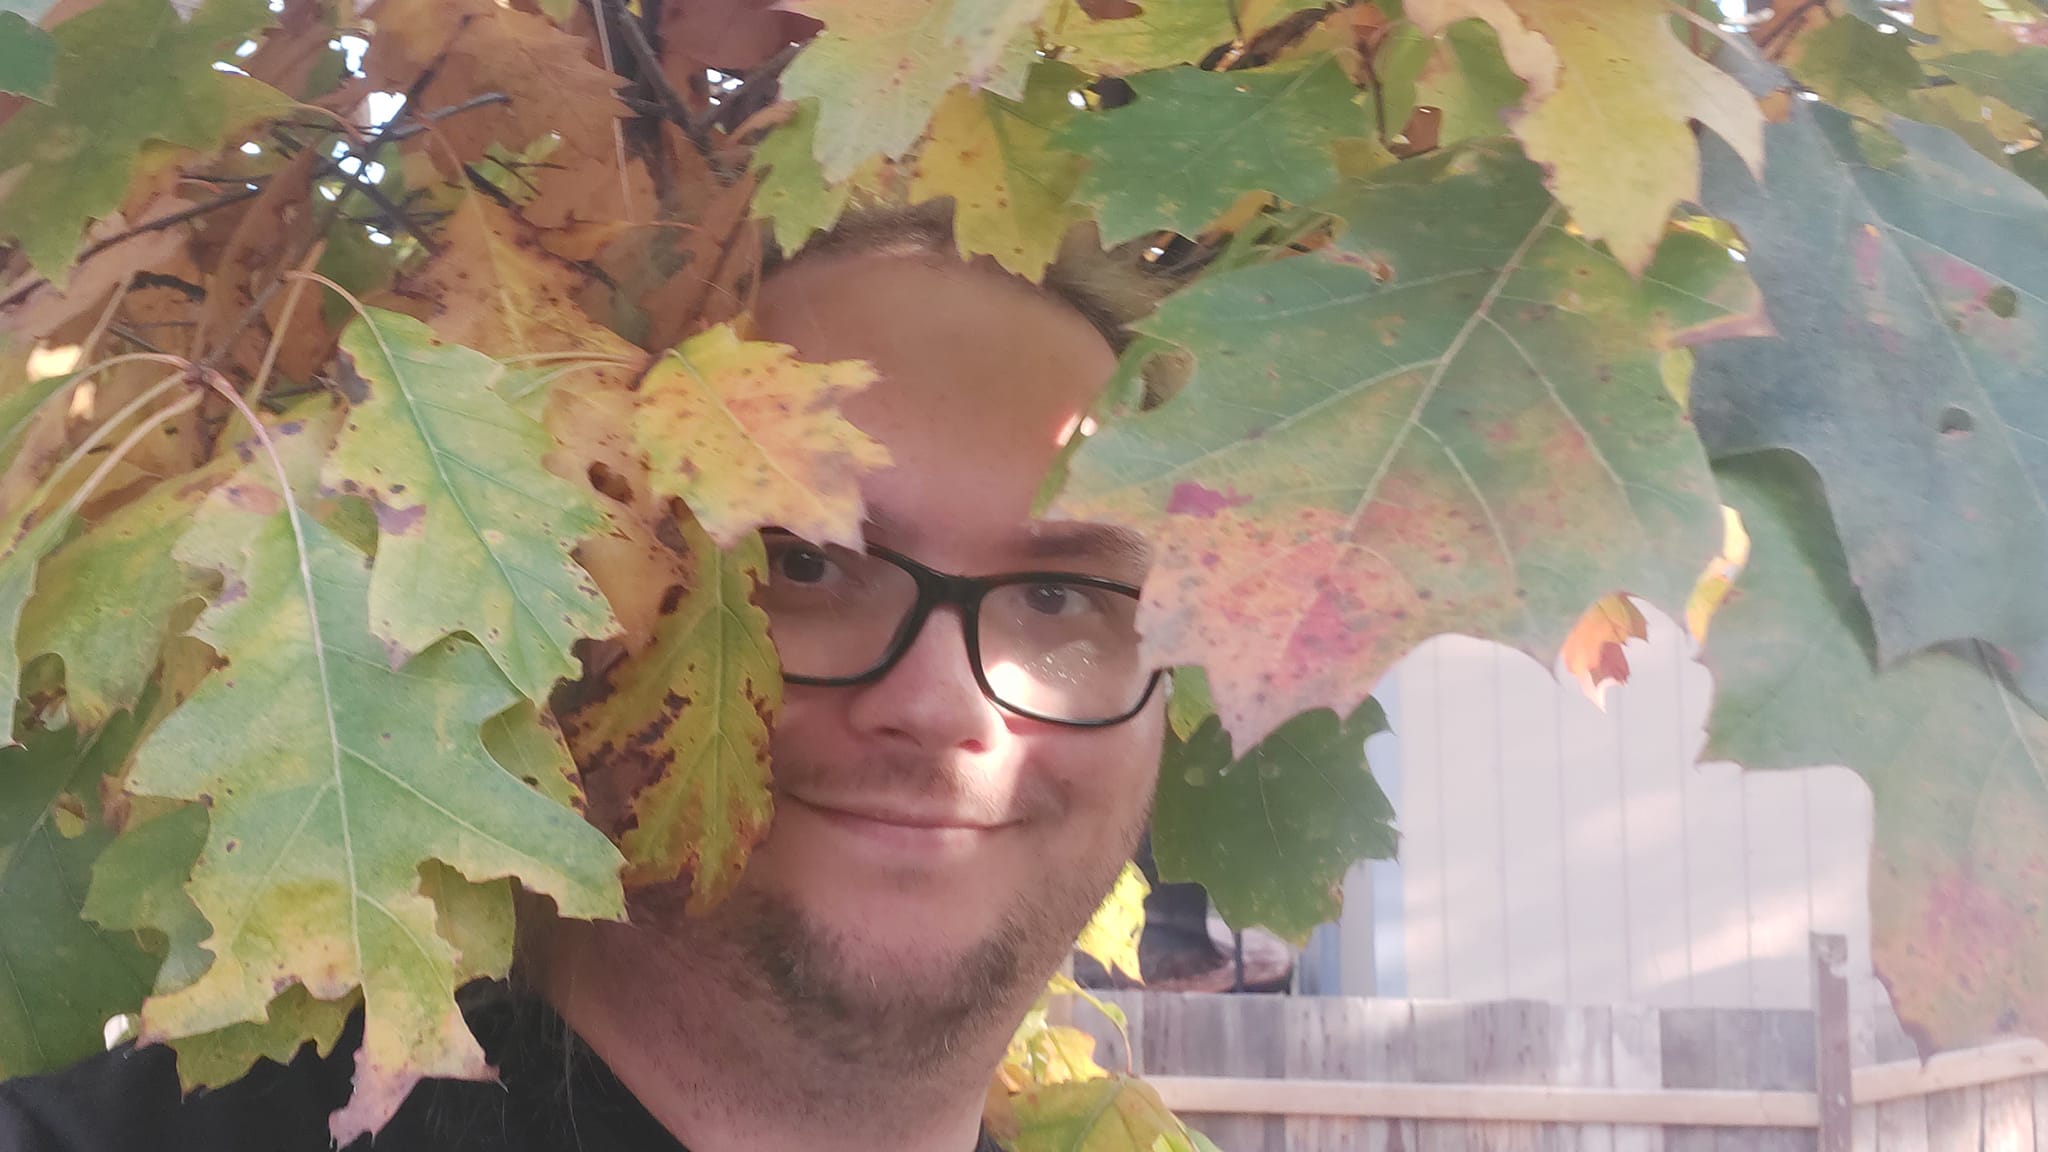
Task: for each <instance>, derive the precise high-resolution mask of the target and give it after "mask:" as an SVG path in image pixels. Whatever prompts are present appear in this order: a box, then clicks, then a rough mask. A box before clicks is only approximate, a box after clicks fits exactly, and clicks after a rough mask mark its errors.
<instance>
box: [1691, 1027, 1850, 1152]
mask: <svg viewBox="0 0 2048 1152" xmlns="http://www.w3.org/2000/svg"><path fill="white" fill-rule="evenodd" d="M1745 1015H1747V1014H1746V1013H1745ZM1754 1019H1755V1021H1756V1030H1755V1037H1756V1039H1755V1047H1754V1048H1753V1049H1752V1051H1751V1056H1750V1060H1751V1065H1750V1066H1751V1067H1752V1068H1753V1069H1754V1070H1755V1071H1754V1075H1755V1079H1754V1080H1753V1081H1752V1082H1750V1083H1746V1084H1743V1085H1741V1086H1742V1087H1744V1088H1757V1089H1761V1090H1763V1091H1766V1092H1783V1091H1795V1092H1812V1091H1814V1090H1815V1088H1816V1081H1817V1077H1816V1070H1817V1068H1818V1066H1819V1060H1818V1053H1817V1051H1816V1036H1815V1028H1814V1020H1813V1014H1812V1013H1809V1012H1787V1011H1774V1012H1760V1013H1757V1014H1756V1016H1755V1017H1754ZM1847 1025H1848V1021H1847V1020H1846V1019H1844V1020H1842V1021H1841V1023H1840V1027H1841V1031H1842V1037H1843V1041H1844V1044H1845V1047H1844V1048H1843V1054H1844V1055H1847V1052H1848V1049H1847V1048H1846V1042H1847ZM1844 1091H1845V1092H1846V1089H1845V1090H1844ZM1816 1146H1817V1133H1815V1132H1807V1131H1796V1130H1792V1129H1786V1128H1780V1129H1777V1130H1776V1131H1769V1132H1763V1133H1760V1134H1759V1139H1757V1140H1756V1141H1755V1142H1754V1143H1745V1144H1740V1145H1736V1146H1735V1147H1739V1148H1741V1149H1742V1152H1814V1149H1815V1147H1816ZM1721 1147H1722V1149H1723V1150H1724V1152H1728V1150H1729V1149H1730V1148H1731V1145H1730V1144H1729V1142H1728V1139H1727V1136H1726V1135H1725V1134H1724V1135H1723V1136H1722V1142H1721Z"/></svg>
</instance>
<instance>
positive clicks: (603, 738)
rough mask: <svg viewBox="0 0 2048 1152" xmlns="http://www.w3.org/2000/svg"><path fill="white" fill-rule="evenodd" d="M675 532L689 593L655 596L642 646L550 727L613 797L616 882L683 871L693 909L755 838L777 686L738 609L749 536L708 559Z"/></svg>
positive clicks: (696, 529) (690, 529) (710, 895)
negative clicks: (604, 685) (623, 807)
mask: <svg viewBox="0 0 2048 1152" xmlns="http://www.w3.org/2000/svg"><path fill="white" fill-rule="evenodd" d="M679 528H680V530H681V536H682V539H683V541H684V542H685V544H686V546H687V548H688V559H689V566H690V572H691V574H692V582H691V583H690V584H689V585H688V586H680V585H679V586H677V587H675V588H672V589H670V590H669V594H668V596H667V597H666V598H665V599H664V603H663V608H664V609H665V611H664V612H663V614H662V617H661V620H660V622H659V623H658V624H657V625H656V626H655V634H654V637H653V639H652V640H651V641H650V642H649V643H648V645H647V646H646V647H645V648H643V649H642V650H640V651H639V652H636V653H634V654H633V655H632V656H630V657H628V658H627V659H626V660H624V661H622V662H621V664H620V665H619V667H618V668H616V669H615V670H614V671H613V672H612V674H611V676H612V682H613V684H614V685H615V687H614V688H613V690H612V691H610V692H609V693H606V694H605V695H603V696H601V697H600V698H598V699H597V700H595V701H594V702H593V703H592V704H591V705H589V706H588V707H586V708H584V709H581V710H578V711H574V712H571V713H569V714H567V715H565V716H564V717H563V718H562V720H563V726H564V728H565V729H566V730H567V731H568V733H569V744H570V747H572V748H574V749H575V750H576V759H577V762H578V763H580V764H583V765H584V766H586V768H587V769H588V770H589V771H591V772H593V773H599V772H602V773H605V774H607V775H608V776H609V777H610V778H611V779H614V780H619V781H624V782H626V784H627V786H626V787H624V788H622V789H621V791H623V792H625V793H627V794H629V795H631V797H632V800H631V814H632V826H631V827H630V828H629V829H628V830H627V831H626V832H625V833H624V835H623V836H621V837H620V846H621V848H622V849H623V850H624V852H625V855H626V860H627V868H628V871H627V880H628V882H629V883H633V884H648V883H658V882H662V881H667V880H673V879H675V878H676V877H677V876H680V875H682V874H683V873H685V872H688V873H689V874H690V906H691V908H692V909H693V910H694V909H702V908H708V907H710V906H711V905H713V904H716V903H717V902H718V901H720V900H722V899H724V898H725V896H726V894H727V893H729V892H731V891H732V888H733V886H734V885H735V884H737V883H738V882H739V878H740V869H741V867H742V866H744V865H745V864H746V861H747V854H748V853H749V852H751V851H752V850H753V847H754V845H755V844H757V843H759V842H760V840H761V838H762V837H763V836H765V835H767V832H768V822H769V818H770V816H771V815H772V814H773V801H772V798H771V797H770V795H769V792H768V737H769V729H770V727H771V725H772V724H773V723H774V719H775V716H776V713H777V712H778V711H780V709H781V707H782V673H781V665H780V663H779V662H778V661H777V659H776V655H775V648H774V644H773V642H772V641H771V640H770V639H769V636H768V615H767V613H765V612H763V611H761V609H760V608H759V607H757V606H756V605H755V604H754V603H753V601H752V599H751V597H752V596H753V592H754V587H755V585H756V584H757V583H758V582H759V581H760V580H761V579H762V578H763V576H764V574H765V573H766V571H767V557H766V554H765V552H764V550H763V548H762V545H761V540H760V537H759V536H748V537H746V538H744V539H742V540H741V541H740V542H739V544H738V545H737V546H735V547H734V548H733V549H732V550H731V551H729V552H721V551H720V550H719V548H718V546H717V544H716V543H714V542H713V541H712V539H711V537H710V536H709V535H708V534H707V533H706V532H705V530H704V529H703V528H702V527H700V526H699V525H697V524H696V523H695V522H694V521H690V520H687V519H686V520H684V521H683V522H681V524H680V525H679Z"/></svg>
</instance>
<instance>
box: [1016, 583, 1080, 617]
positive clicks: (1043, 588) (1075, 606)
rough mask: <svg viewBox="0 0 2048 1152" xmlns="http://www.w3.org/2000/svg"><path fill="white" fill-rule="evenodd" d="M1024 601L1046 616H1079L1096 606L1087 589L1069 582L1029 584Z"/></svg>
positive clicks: (1026, 587) (1033, 609) (1032, 608)
mask: <svg viewBox="0 0 2048 1152" xmlns="http://www.w3.org/2000/svg"><path fill="white" fill-rule="evenodd" d="M1024 603H1025V605H1026V606H1028V607H1029V608H1030V609H1031V610H1032V611H1034V612H1037V613H1039V614H1040V615H1044V616H1079V615H1081V614H1082V613H1085V612H1089V611H1092V610H1094V608H1095V602H1094V601H1093V600H1092V599H1090V598H1089V596H1088V594H1087V593H1086V592H1085V591H1083V590H1081V589H1079V588H1075V587H1073V586H1071V585H1067V584H1028V585H1026V586H1025V588H1024Z"/></svg>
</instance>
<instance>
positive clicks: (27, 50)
mask: <svg viewBox="0 0 2048 1152" xmlns="http://www.w3.org/2000/svg"><path fill="white" fill-rule="evenodd" d="M56 70H57V41H56V40H55V39H53V38H52V37H51V36H50V34H49V33H48V32H45V31H43V30H42V29H41V28H38V27H36V26H35V25H34V24H31V23H29V21H28V19H27V18H26V17H24V16H23V15H22V14H21V13H19V12H8V11H0V92H12V93H14V94H15V95H17V96H26V97H28V98H29V99H31V100H43V99H47V98H48V97H49V94H50V83H51V81H52V80H53V79H54V78H55V76H56Z"/></svg>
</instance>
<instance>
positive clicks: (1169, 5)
mask: <svg viewBox="0 0 2048 1152" xmlns="http://www.w3.org/2000/svg"><path fill="white" fill-rule="evenodd" d="M1316 7H1321V5H1319V4H1316V3H1315V2H1314V0H1243V2H1239V3H1233V2H1232V0H1149V2H1147V3H1144V4H1131V5H1128V6H1127V11H1128V14H1119V15H1117V16H1115V17H1113V18H1111V19H1107V20H1097V19H1095V18H1093V17H1091V16H1089V15H1088V14H1087V13H1086V12H1085V11H1083V10H1082V7H1081V5H1079V4H1077V3H1072V2H1070V0H1069V2H1063V3H1061V4H1060V5H1059V13H1058V15H1057V16H1056V17H1055V18H1054V19H1053V21H1052V27H1051V28H1050V29H1049V30H1048V33H1047V34H1048V35H1049V36H1050V37H1051V38H1052V39H1053V40H1054V41H1055V42H1056V43H1059V44H1062V45H1065V46H1066V48H1067V51H1066V52H1065V53H1064V54H1063V56H1062V59H1064V60H1066V61H1067V62H1069V63H1071V64H1073V65H1075V66H1076V67H1079V68H1084V69H1086V70H1088V71H1090V72H1097V73H1101V74H1104V75H1110V76H1121V75H1124V74H1126V73H1131V72H1145V71H1149V70H1151V69H1154V68H1166V67H1170V66H1172V65H1175V64H1200V63H1202V61H1203V58H1204V57H1206V56H1207V55H1208V54H1209V52H1210V51H1211V50H1212V49H1214V48H1216V47H1218V46H1219V45H1223V44H1230V43H1233V42H1236V41H1238V40H1241V39H1243V38H1244V37H1245V36H1249V35H1254V34H1256V33H1258V32H1260V31H1262V30H1264V29H1265V28H1267V27H1269V26H1271V25H1273V24H1275V23H1278V22H1279V21H1280V20H1281V19H1282V18H1283V17H1286V16H1289V15H1291V14H1293V13H1295V12H1299V11H1301V10H1302V9H1304V8H1316Z"/></svg>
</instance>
